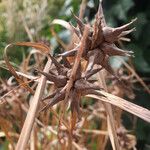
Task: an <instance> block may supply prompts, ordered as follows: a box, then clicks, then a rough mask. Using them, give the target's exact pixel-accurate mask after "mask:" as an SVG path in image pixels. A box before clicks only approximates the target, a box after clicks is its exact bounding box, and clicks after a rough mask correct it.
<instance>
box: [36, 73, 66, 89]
mask: <svg viewBox="0 0 150 150" xmlns="http://www.w3.org/2000/svg"><path fill="white" fill-rule="evenodd" d="M38 72H39V73H41V74H43V75H44V76H46V78H47V80H49V81H52V82H54V83H55V86H57V87H58V88H59V87H63V86H65V85H66V83H67V77H65V76H62V75H57V76H56V75H52V74H50V73H49V74H48V73H46V72H42V71H39V70H38Z"/></svg>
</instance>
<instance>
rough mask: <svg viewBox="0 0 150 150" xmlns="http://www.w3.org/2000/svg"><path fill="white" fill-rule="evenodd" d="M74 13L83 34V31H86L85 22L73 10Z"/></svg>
mask: <svg viewBox="0 0 150 150" xmlns="http://www.w3.org/2000/svg"><path fill="white" fill-rule="evenodd" d="M72 15H73V16H74V18H75V19H76V21H77V24H78V27H79V29H80V32H81V34H82V35H83V31H84V28H85V24H84V23H83V22H82V21H81V20H80V19H79V18H78V17H77V16H76V15H75V14H74V13H73V12H72Z"/></svg>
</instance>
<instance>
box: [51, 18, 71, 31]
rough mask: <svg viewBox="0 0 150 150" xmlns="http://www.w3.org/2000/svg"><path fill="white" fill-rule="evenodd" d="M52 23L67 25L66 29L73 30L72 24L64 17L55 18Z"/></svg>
mask: <svg viewBox="0 0 150 150" xmlns="http://www.w3.org/2000/svg"><path fill="white" fill-rule="evenodd" d="M51 24H52V25H53V24H59V25H61V26H63V27H65V28H66V29H68V30H70V31H71V32H73V30H72V27H71V25H70V24H69V23H68V22H67V21H64V20H62V19H54V20H53V21H52V23H51Z"/></svg>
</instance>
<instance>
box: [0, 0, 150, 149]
mask: <svg viewBox="0 0 150 150" xmlns="http://www.w3.org/2000/svg"><path fill="white" fill-rule="evenodd" d="M80 3H81V1H80V0H0V60H3V50H4V48H5V46H6V45H7V44H9V43H11V42H16V41H46V42H48V43H51V45H52V46H53V49H54V53H58V52H59V51H60V49H59V48H58V47H59V44H58V43H57V42H56V39H55V38H54V37H53V36H52V34H51V33H50V25H51V22H52V20H53V19H56V18H59V19H64V20H66V21H71V22H72V23H74V20H73V19H72V18H73V17H72V14H71V10H72V11H73V12H74V13H75V14H78V13H79V12H78V10H79V6H80ZM97 7H98V0H87V9H86V11H85V16H86V19H88V20H89V21H91V22H92V20H93V18H94V15H95V13H96V11H97ZM103 8H104V14H105V16H106V20H107V23H108V24H109V25H111V26H114V27H116V26H119V25H122V24H124V23H127V22H129V21H130V20H131V19H133V18H135V17H137V18H138V21H137V23H136V32H134V33H133V34H132V35H131V39H132V41H131V42H129V43H125V45H126V46H125V48H126V49H129V50H133V51H134V53H135V57H134V58H133V59H132V63H133V64H134V67H135V70H136V72H137V73H138V74H139V75H140V77H141V78H143V79H144V81H145V82H146V83H147V84H149V83H150V39H149V37H150V11H149V10H150V1H149V0H141V1H140V0H103ZM55 31H56V32H57V33H58V35H59V37H60V38H61V39H62V40H63V41H64V42H67V41H69V36H68V35H69V33H68V31H67V30H65V29H63V28H62V27H60V26H59V25H56V26H55ZM9 53H10V55H11V59H13V62H14V63H16V64H19V63H21V60H22V58H23V56H24V55H25V52H23V51H21V50H20V48H16V49H15V50H14V51H9ZM7 73H8V72H7ZM0 76H1V77H2V78H5V77H6V72H5V70H4V69H2V68H0ZM149 85H150V84H149ZM137 87H138V88H137V89H134V92H135V95H136V97H135V100H134V102H135V103H137V104H138V105H141V106H144V107H146V108H148V109H149V108H150V96H149V95H148V94H147V93H146V92H145V91H144V90H143V88H142V87H141V86H140V85H138V84H137ZM123 122H124V125H125V127H126V128H128V129H129V128H130V125H131V124H132V119H131V118H130V117H129V116H128V114H125V115H124V120H123ZM135 128H136V129H135V131H136V133H135V134H136V136H137V140H138V143H137V149H138V150H150V125H149V124H148V123H145V122H143V121H141V120H140V119H138V120H137V126H135Z"/></svg>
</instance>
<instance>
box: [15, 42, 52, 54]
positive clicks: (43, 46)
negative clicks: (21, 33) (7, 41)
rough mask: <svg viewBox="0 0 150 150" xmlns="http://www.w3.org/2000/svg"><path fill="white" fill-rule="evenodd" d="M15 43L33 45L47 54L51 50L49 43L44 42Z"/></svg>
mask: <svg viewBox="0 0 150 150" xmlns="http://www.w3.org/2000/svg"><path fill="white" fill-rule="evenodd" d="M13 45H18V46H28V47H33V48H35V49H37V50H40V51H41V52H44V53H46V54H48V53H49V50H50V47H48V46H47V45H45V44H43V43H36V42H17V43H14V44H13Z"/></svg>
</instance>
